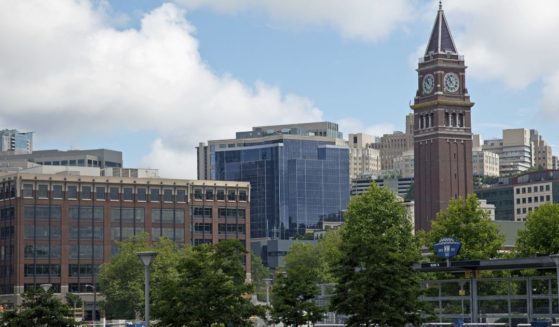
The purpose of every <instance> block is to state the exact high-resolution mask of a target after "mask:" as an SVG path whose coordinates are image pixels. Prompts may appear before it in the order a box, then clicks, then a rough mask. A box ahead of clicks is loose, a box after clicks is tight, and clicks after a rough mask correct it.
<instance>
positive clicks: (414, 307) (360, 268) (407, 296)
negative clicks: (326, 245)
mask: <svg viewBox="0 0 559 327" xmlns="http://www.w3.org/2000/svg"><path fill="white" fill-rule="evenodd" d="M345 217H346V223H345V226H344V228H343V229H342V232H341V240H342V242H341V250H340V251H341V255H340V259H339V262H338V265H337V266H336V270H335V272H336V275H337V278H338V280H339V282H338V285H337V287H336V292H335V294H334V296H333V299H332V307H333V309H334V310H335V311H337V312H339V313H343V314H346V315H348V316H349V320H348V322H347V323H348V325H351V326H362V325H365V326H371V325H374V324H379V325H381V326H385V325H389V326H403V325H404V324H405V323H406V322H410V323H417V322H419V321H420V320H421V313H422V310H423V308H424V304H423V303H421V302H420V301H419V299H418V298H419V295H420V293H421V290H420V287H419V275H418V274H417V273H416V272H415V271H414V270H413V269H412V268H411V267H412V264H413V263H414V262H417V261H418V260H419V247H418V242H417V241H416V240H415V238H414V237H413V234H412V225H411V222H410V218H409V217H408V216H407V213H406V211H405V209H404V207H403V206H402V204H401V203H400V202H399V201H398V200H397V199H396V197H395V196H394V194H392V192H390V191H389V190H387V189H385V188H381V187H379V186H377V185H376V184H372V185H371V187H370V188H369V190H368V191H367V192H365V193H363V194H362V195H360V196H357V197H354V198H352V200H351V201H350V203H349V207H348V212H347V214H346V216H345Z"/></svg>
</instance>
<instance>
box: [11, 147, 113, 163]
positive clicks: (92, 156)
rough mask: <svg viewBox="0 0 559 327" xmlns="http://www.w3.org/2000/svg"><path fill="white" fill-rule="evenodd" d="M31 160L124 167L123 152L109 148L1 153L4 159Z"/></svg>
mask: <svg viewBox="0 0 559 327" xmlns="http://www.w3.org/2000/svg"><path fill="white" fill-rule="evenodd" d="M22 160H25V161H29V162H33V163H36V164H39V165H43V166H74V167H99V168H109V167H116V168H120V167H122V152H120V151H113V150H107V149H93V150H68V151H60V150H39V151H33V152H32V153H28V154H14V155H12V154H0V162H2V161H22Z"/></svg>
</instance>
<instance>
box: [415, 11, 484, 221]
mask: <svg viewBox="0 0 559 327" xmlns="http://www.w3.org/2000/svg"><path fill="white" fill-rule="evenodd" d="M417 72H418V90H417V94H416V97H415V100H414V104H413V105H412V106H411V108H412V109H413V110H414V152H415V174H414V175H415V228H416V229H418V230H429V229H430V228H431V221H432V220H433V219H434V218H435V217H436V215H437V213H438V212H439V211H441V210H445V209H446V208H447V207H448V203H449V201H450V200H451V199H454V198H458V197H462V198H465V197H466V196H467V195H468V194H469V193H471V192H473V176H472V130H471V128H472V126H471V111H470V110H471V108H472V106H473V105H474V104H473V103H472V102H471V101H470V96H469V94H468V89H467V88H466V65H465V64H464V58H463V57H462V56H461V55H459V54H458V51H457V50H456V46H455V44H454V40H453V39H452V35H451V33H450V29H449V27H448V24H447V21H446V18H445V15H444V11H443V9H442V5H441V6H440V8H439V11H438V13H437V17H436V19H435V25H434V27H433V31H432V33H431V37H430V39H429V43H428V46H427V50H426V51H425V55H424V56H423V58H420V59H419V65H418V69H417Z"/></svg>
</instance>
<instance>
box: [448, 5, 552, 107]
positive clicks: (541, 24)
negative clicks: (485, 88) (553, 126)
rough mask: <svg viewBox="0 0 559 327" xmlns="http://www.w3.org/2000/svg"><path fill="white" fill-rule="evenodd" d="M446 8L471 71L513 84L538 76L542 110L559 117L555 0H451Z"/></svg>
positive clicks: (518, 86) (524, 83)
mask: <svg viewBox="0 0 559 327" xmlns="http://www.w3.org/2000/svg"><path fill="white" fill-rule="evenodd" d="M445 10H446V11H447V14H448V16H449V17H450V18H451V19H450V20H451V22H450V23H451V25H452V26H451V28H452V29H453V30H458V31H459V33H457V34H456V35H455V37H456V39H457V40H456V41H457V46H458V48H459V49H458V50H459V51H460V52H461V53H463V54H465V55H466V56H467V57H466V61H467V63H468V65H469V66H470V70H469V72H470V74H471V76H473V77H475V78H478V79H481V80H487V81H492V80H498V81H502V82H503V83H504V84H505V85H507V86H508V87H511V88H514V89H522V88H525V87H527V86H529V85H531V84H533V83H535V82H539V81H542V82H543V83H544V90H543V93H542V102H541V109H542V110H543V112H545V113H547V114H550V113H552V114H553V115H554V116H555V117H559V107H557V106H556V103H557V100H558V98H559V96H558V94H559V82H558V77H557V76H559V61H558V60H557V58H559V42H557V41H556V40H555V39H554V35H556V34H557V33H558V32H559V1H556V0H538V1H525V0H492V1H487V0H453V1H448V2H445ZM455 26H456V27H455ZM457 27H458V28H457Z"/></svg>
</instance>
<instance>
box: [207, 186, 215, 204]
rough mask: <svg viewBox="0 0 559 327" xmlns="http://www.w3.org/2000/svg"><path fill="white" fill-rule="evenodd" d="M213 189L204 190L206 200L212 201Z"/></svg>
mask: <svg viewBox="0 0 559 327" xmlns="http://www.w3.org/2000/svg"><path fill="white" fill-rule="evenodd" d="M214 196H215V195H214V189H213V188H207V189H206V200H210V201H213V200H214Z"/></svg>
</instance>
